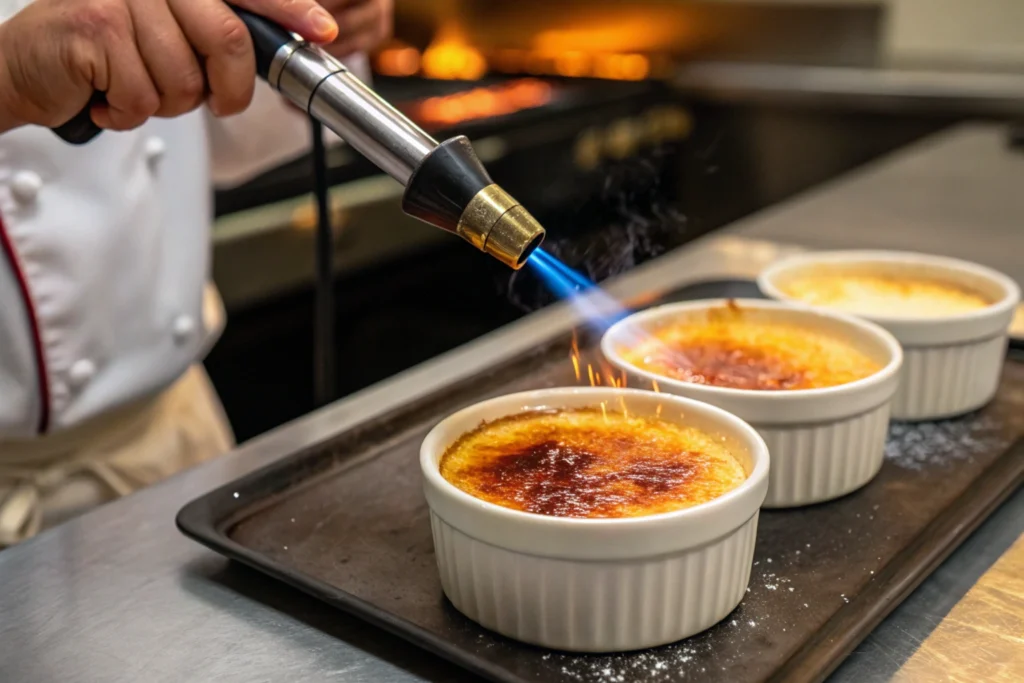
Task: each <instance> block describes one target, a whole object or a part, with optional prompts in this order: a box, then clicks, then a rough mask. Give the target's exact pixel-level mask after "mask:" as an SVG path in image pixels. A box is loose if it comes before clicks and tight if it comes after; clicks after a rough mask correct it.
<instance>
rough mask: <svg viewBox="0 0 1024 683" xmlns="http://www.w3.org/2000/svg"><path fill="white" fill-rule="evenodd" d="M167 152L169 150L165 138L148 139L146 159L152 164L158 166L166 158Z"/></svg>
mask: <svg viewBox="0 0 1024 683" xmlns="http://www.w3.org/2000/svg"><path fill="white" fill-rule="evenodd" d="M165 152H167V143H166V142H164V141H163V138H157V137H153V138H147V139H146V161H148V162H149V165H150V166H156V164H157V163H158V162H159V161H160V160H161V159H163V158H164V153H165Z"/></svg>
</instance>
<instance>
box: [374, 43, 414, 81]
mask: <svg viewBox="0 0 1024 683" xmlns="http://www.w3.org/2000/svg"><path fill="white" fill-rule="evenodd" d="M376 62H377V72H378V73H380V74H383V75H385V76H415V75H416V74H417V73H419V70H420V51H419V50H417V49H416V48H414V47H411V46H408V45H398V46H394V47H387V48H384V49H383V50H381V51H380V52H379V53H377V59H376Z"/></svg>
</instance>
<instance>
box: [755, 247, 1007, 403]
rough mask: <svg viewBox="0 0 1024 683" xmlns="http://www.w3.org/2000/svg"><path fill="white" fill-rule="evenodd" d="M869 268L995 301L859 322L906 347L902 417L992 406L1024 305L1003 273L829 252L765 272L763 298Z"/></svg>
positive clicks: (894, 255) (879, 254)
mask: <svg viewBox="0 0 1024 683" xmlns="http://www.w3.org/2000/svg"><path fill="white" fill-rule="evenodd" d="M843 267H856V268H857V269H858V270H861V269H863V268H867V269H870V270H873V271H876V272H878V273H879V274H883V275H890V276H896V277H899V276H900V275H903V276H908V275H910V276H920V277H927V278H931V279H937V280H940V281H942V282H948V283H950V284H951V285H954V286H960V287H966V288H969V289H972V290H974V291H977V292H979V293H980V294H982V295H983V296H986V297H988V298H989V299H990V300H991V301H993V302H994V303H993V304H992V305H990V306H988V307H986V308H983V309H980V310H977V311H970V312H967V313H961V314H957V315H949V316H943V317H931V318H907V317H898V316H884V315H870V316H869V315H860V316H858V317H861V318H864V319H865V320H870V321H872V322H875V323H877V324H878V325H881V326H882V327H884V328H885V329H887V330H888V331H889V332H891V333H892V334H893V336H894V337H896V339H897V340H898V341H899V342H900V344H901V345H902V346H903V355H904V359H905V360H904V362H903V371H902V374H901V377H900V387H899V390H898V391H897V392H896V397H895V398H894V399H893V403H892V417H893V419H896V420H934V419H939V418H944V417H953V416H955V415H962V414H963V413H967V412H970V411H972V410H975V409H977V408H980V407H981V406H983V405H985V404H986V403H988V402H989V401H990V400H991V399H992V397H993V396H994V395H995V393H996V389H997V388H998V387H999V377H1000V374H1001V372H1002V368H1003V359H1004V356H1005V354H1006V345H1007V341H1008V330H1009V327H1010V322H1011V321H1012V319H1013V313H1014V308H1015V307H1016V306H1017V302H1018V301H1019V300H1020V289H1019V288H1018V287H1017V284H1016V283H1015V282H1014V281H1013V280H1011V279H1010V278H1008V277H1007V276H1005V275H1003V274H1002V273H1000V272H998V271H995V270H992V269H991V268H985V267H984V266H979V265H977V264H974V263H970V262H968V261H960V260H958V259H951V258H944V257H941V256H929V255H926V254H917V253H912V252H898V251H830V252H817V253H814V252H812V253H808V254H801V255H799V256H795V257H791V258H787V259H783V260H781V261H779V262H778V263H776V264H775V265H773V266H771V267H770V268H768V269H767V270H765V271H764V272H762V273H761V275H760V276H759V277H758V279H757V284H758V286H759V287H760V288H761V291H762V292H764V293H765V295H767V296H770V297H771V298H773V299H778V300H780V301H797V300H796V299H794V298H792V297H789V296H787V295H786V294H785V293H784V292H783V291H782V290H781V287H785V285H786V283H787V282H788V281H789V280H790V279H791V278H793V277H795V276H797V275H801V274H804V273H807V272H810V271H814V270H820V269H822V268H843Z"/></svg>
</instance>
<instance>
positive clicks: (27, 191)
mask: <svg viewBox="0 0 1024 683" xmlns="http://www.w3.org/2000/svg"><path fill="white" fill-rule="evenodd" d="M41 189H43V179H42V178H40V177H39V174H38V173H34V172H33V171H18V172H17V173H15V174H14V177H13V178H11V194H13V195H14V198H15V199H17V200H18V201H19V202H21V203H22V204H28V203H30V202H34V201H35V200H36V197H37V196H39V190H41Z"/></svg>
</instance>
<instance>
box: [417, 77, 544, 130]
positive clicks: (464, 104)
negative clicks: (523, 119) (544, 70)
mask: <svg viewBox="0 0 1024 683" xmlns="http://www.w3.org/2000/svg"><path fill="white" fill-rule="evenodd" d="M551 97H552V90H551V86H550V85H549V84H548V83H545V82H544V81H539V80H537V79H534V78H522V79H518V80H515V81H511V82H509V83H505V84H502V85H495V86H490V87H479V88H473V89H472V90H467V91H464V92H460V93H455V94H452V95H441V96H438V97H429V98H427V99H425V100H423V101H422V102H420V103H418V104H416V105H413V106H412V107H411V108H410V111H409V113H410V114H411V115H412V116H413V118H415V119H417V120H419V121H420V122H421V123H424V124H428V125H435V126H450V125H454V124H456V123H462V122H464V121H474V120H478V119H486V118H492V117H495V116H506V115H508V114H513V113H515V112H518V111H523V110H525V109H535V108H537V107H541V106H543V105H545V104H547V103H548V102H550V101H551Z"/></svg>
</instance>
